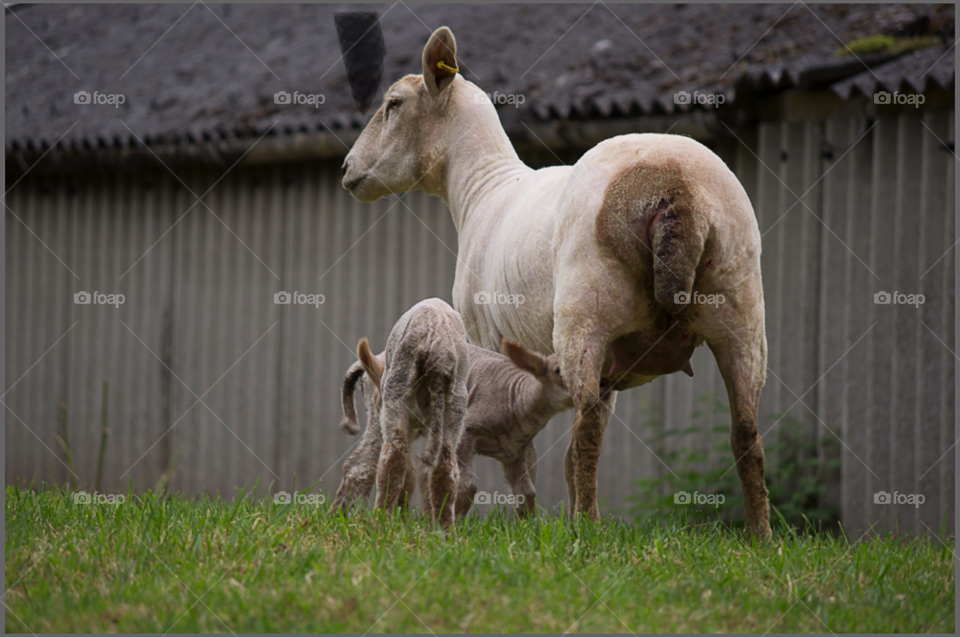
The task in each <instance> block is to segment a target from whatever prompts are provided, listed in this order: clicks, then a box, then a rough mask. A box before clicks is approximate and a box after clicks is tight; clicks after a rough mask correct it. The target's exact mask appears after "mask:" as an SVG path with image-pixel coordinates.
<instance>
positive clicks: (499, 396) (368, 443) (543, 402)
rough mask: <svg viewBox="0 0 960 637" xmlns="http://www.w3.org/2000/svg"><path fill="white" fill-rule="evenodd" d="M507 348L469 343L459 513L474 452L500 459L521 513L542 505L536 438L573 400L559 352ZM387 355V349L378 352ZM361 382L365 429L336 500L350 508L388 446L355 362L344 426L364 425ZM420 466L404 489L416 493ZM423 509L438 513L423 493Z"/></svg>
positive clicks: (466, 500) (353, 429)
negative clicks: (358, 404) (357, 402)
mask: <svg viewBox="0 0 960 637" xmlns="http://www.w3.org/2000/svg"><path fill="white" fill-rule="evenodd" d="M502 347H503V351H504V354H506V355H503V354H498V353H497V352H491V351H489V350H485V349H483V348H480V347H476V346H474V345H468V346H467V351H468V358H469V362H470V364H469V371H468V372H467V394H468V396H469V398H468V402H467V412H466V415H465V416H464V426H463V433H462V434H461V436H460V444H459V446H458V448H457V461H458V466H459V486H458V491H457V499H456V506H455V509H456V514H457V516H458V517H460V516H463V515H466V514H467V512H468V511H469V510H470V508H471V507H472V505H473V499H474V496H475V494H476V493H477V480H476V474H474V472H473V468H472V464H473V458H474V456H475V455H478V454H479V455H482V456H487V457H490V458H494V459H496V460H498V461H499V462H500V464H501V466H502V467H503V475H504V478H505V479H506V481H507V484H508V485H509V487H510V490H511V493H513V494H514V495H515V496H523V497H522V498H520V497H517V498H516V499H515V502H517V503H518V504H520V505H521V506H520V508H519V510H518V513H519V514H520V515H527V514H529V513H530V512H532V511H533V510H534V506H535V503H536V493H537V492H536V488H535V483H536V479H537V469H536V461H537V452H536V448H535V447H534V442H533V440H534V437H535V436H536V435H537V434H538V433H539V432H540V431H541V430H542V429H543V428H544V427H545V426H546V424H547V422H548V421H549V420H550V419H551V418H552V417H553V416H554V415H556V414H557V413H559V412H561V411H563V410H565V409H569V408H571V407H572V406H573V400H572V399H571V397H570V393H569V392H568V391H567V389H566V386H565V385H564V383H563V378H562V377H561V375H560V365H559V361H558V360H557V357H556V356H541V355H540V354H537V353H536V352H533V351H530V350H529V349H527V348H525V347H524V346H522V345H520V344H519V343H517V342H516V341H512V340H510V339H504V340H503V343H502ZM377 359H379V360H380V361H383V360H384V354H383V353H381V354H379V355H378V356H377ZM358 381H359V382H360V386H361V392H362V393H363V397H364V400H365V402H366V406H367V428H366V430H365V431H364V434H363V438H362V439H361V441H360V444H359V446H358V447H357V449H356V450H355V451H354V452H353V454H351V455H350V457H349V458H347V461H346V462H345V463H344V465H343V479H342V481H341V483H340V487H339V488H338V489H337V496H336V499H335V500H334V506H335V507H336V506H346V505H348V504H349V503H350V502H352V501H353V500H354V499H356V498H361V497H366V496H367V495H368V494H369V493H370V488H371V486H372V485H373V475H374V467H375V466H376V464H377V461H378V459H379V456H380V449H381V447H382V446H383V443H382V437H381V434H380V425H379V420H378V414H377V409H376V405H375V392H376V384H375V383H374V381H372V380H371V379H370V377H369V376H368V375H366V374H364V370H363V366H362V365H361V364H360V363H359V362H358V363H354V364H353V365H352V366H351V367H350V369H349V370H348V371H347V374H346V376H344V379H343V385H342V390H341V391H342V398H343V413H344V417H343V420H342V421H341V423H340V426H341V428H342V429H344V430H345V431H346V432H347V433H349V434H351V435H356V434H357V433H359V431H360V426H359V424H358V423H357V416H356V411H355V410H354V404H353V393H354V387H355V385H356V384H357V382H358ZM425 476H426V474H425V472H421V474H420V483H421V484H420V490H421V494H425V493H426V490H425V487H426V483H425V479H426V478H425ZM413 486H414V469H413V467H412V466H408V467H407V473H406V476H405V482H404V489H405V491H406V497H407V498H409V497H410V495H412V491H413ZM423 509H424V513H426V514H428V515H430V514H432V506H431V501H430V499H429V498H427V497H426V496H424V497H423Z"/></svg>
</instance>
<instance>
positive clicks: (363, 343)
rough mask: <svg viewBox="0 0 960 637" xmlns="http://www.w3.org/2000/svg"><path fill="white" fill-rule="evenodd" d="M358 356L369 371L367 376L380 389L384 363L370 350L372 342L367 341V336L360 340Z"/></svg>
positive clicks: (364, 368) (364, 369)
mask: <svg viewBox="0 0 960 637" xmlns="http://www.w3.org/2000/svg"><path fill="white" fill-rule="evenodd" d="M357 358H359V359H360V364H361V365H363V371H365V372H367V376H369V377H370V380H372V381H373V384H374V386H375V387H376V388H377V390H378V391H379V390H380V379H381V378H383V369H384V364H383V363H381V362H380V359H378V358H377V357H376V356H374V355H373V352H371V351H370V343H368V342H367V339H366V338H361V339H360V342H359V343H357Z"/></svg>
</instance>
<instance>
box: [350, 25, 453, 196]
mask: <svg viewBox="0 0 960 637" xmlns="http://www.w3.org/2000/svg"><path fill="white" fill-rule="evenodd" d="M456 53H457V43H456V41H455V40H454V38H453V33H452V32H451V31H450V29H448V28H447V27H440V28H439V29H437V30H436V31H434V32H433V35H431V36H430V40H429V41H428V42H427V45H426V47H424V49H423V59H422V63H423V75H408V76H406V77H404V78H402V79H400V80H398V81H397V82H396V83H394V84H393V86H391V87H390V88H389V89H388V90H387V91H386V93H385V94H384V99H383V104H381V105H380V108H379V109H377V112H376V113H374V115H373V117H372V118H371V119H370V122H369V123H368V124H367V126H366V128H365V129H364V130H363V132H362V133H361V134H360V137H359V138H358V139H357V142H356V143H355V144H354V145H353V148H352V149H351V150H350V153H349V154H348V155H347V158H346V159H345V160H344V162H343V187H344V188H346V189H347V190H349V191H350V194H352V195H353V196H354V197H356V198H357V199H359V200H360V201H376V200H377V199H379V198H380V197H384V196H386V195H389V194H392V193H396V192H407V191H409V190H415V189H418V188H423V189H425V190H426V191H427V192H430V193H431V194H437V188H438V187H439V185H440V183H441V180H442V175H443V166H442V161H441V160H442V158H443V157H444V155H445V150H446V148H447V146H448V144H449V143H451V141H452V140H446V139H443V136H444V135H445V134H447V133H448V132H450V131H448V129H449V128H451V126H449V119H450V117H451V111H452V110H453V109H452V107H451V106H450V105H451V101H452V93H454V92H455V90H456V89H457V87H458V85H463V84H468V83H467V82H466V80H463V79H462V78H460V79H458V78H457V70H458V67H457V57H456ZM454 132H455V131H454Z"/></svg>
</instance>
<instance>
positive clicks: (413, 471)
mask: <svg viewBox="0 0 960 637" xmlns="http://www.w3.org/2000/svg"><path fill="white" fill-rule="evenodd" d="M416 490H417V467H416V466H415V465H414V464H413V454H412V453H411V454H407V474H406V476H405V477H404V482H403V492H402V493H401V494H400V509H401V510H402V511H403V512H404V513H406V511H407V510H408V509H409V508H410V503H411V502H412V501H413V494H414V492H415V491H416Z"/></svg>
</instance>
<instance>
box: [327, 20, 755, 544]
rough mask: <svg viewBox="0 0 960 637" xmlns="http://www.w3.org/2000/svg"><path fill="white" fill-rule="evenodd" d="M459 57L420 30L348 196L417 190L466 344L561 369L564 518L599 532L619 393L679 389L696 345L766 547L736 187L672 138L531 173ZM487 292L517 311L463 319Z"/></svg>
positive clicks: (743, 229) (481, 306)
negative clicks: (671, 383)
mask: <svg viewBox="0 0 960 637" xmlns="http://www.w3.org/2000/svg"><path fill="white" fill-rule="evenodd" d="M456 53H457V43H456V40H455V39H454V37H453V33H452V32H451V31H450V29H448V28H447V27H440V28H438V29H437V30H436V31H434V33H433V34H432V35H431V36H430V39H429V40H428V42H427V44H426V46H425V47H424V49H423V53H422V56H421V67H422V74H417V75H407V76H406V77H403V78H401V79H399V80H398V81H396V82H395V83H394V84H393V85H392V86H391V87H390V88H388V89H387V90H386V91H385V92H384V100H383V104H382V105H381V106H380V108H379V109H378V110H377V112H376V113H374V114H373V116H372V117H371V118H370V121H369V122H368V123H367V125H366V127H365V128H364V130H363V132H362V133H361V134H360V137H359V138H358V139H357V141H356V143H355V144H354V145H353V148H351V150H350V152H349V153H348V154H347V157H346V159H345V160H344V162H343V186H344V188H346V189H347V190H348V191H349V192H350V194H351V195H352V196H353V197H354V198H356V199H358V200H360V201H365V202H372V201H376V200H377V199H379V198H380V197H383V196H386V195H393V194H396V193H398V192H407V191H410V190H415V189H423V190H425V191H426V192H427V193H429V194H431V195H437V196H439V197H441V198H443V200H444V201H445V202H446V203H447V205H448V206H449V208H450V213H451V215H452V217H453V222H454V225H455V226H456V228H457V234H458V243H457V269H456V278H455V279H454V284H453V306H454V307H455V308H456V309H457V310H458V311H459V312H460V313H461V314H462V316H463V321H464V323H465V324H466V325H468V326H469V329H468V335H469V337H470V342H471V343H474V344H476V345H479V346H482V347H485V348H487V349H495V348H496V347H497V346H499V344H500V342H501V340H502V338H503V337H504V336H506V337H509V338H512V339H514V340H516V341H518V342H520V343H523V345H524V346H526V347H528V348H530V349H532V350H534V351H537V352H539V353H541V354H544V355H546V354H552V353H556V354H557V356H559V360H560V369H561V371H562V373H563V378H564V380H565V381H566V384H567V387H568V388H569V389H570V393H571V395H572V397H573V404H574V410H575V415H574V426H573V435H572V437H571V441H570V446H569V447H568V448H567V453H566V455H565V457H564V476H565V477H566V480H567V494H568V497H569V500H570V509H571V511H572V512H573V513H574V514H575V515H583V516H586V517H589V518H590V519H592V520H599V519H600V508H599V502H598V499H597V469H598V464H599V460H600V448H601V443H602V440H603V434H604V431H605V429H606V427H607V424H608V422H609V420H610V416H611V414H612V413H613V409H614V404H615V400H616V394H617V392H618V391H622V390H627V389H630V388H631V387H637V386H639V385H642V384H645V383H649V382H652V381H653V380H655V379H656V378H658V377H659V376H663V375H665V374H672V373H677V372H681V371H684V372H687V373H691V372H692V370H691V369H690V366H689V362H690V357H691V356H692V354H693V351H694V348H695V347H697V346H698V345H701V344H704V343H706V345H707V346H709V348H710V350H711V351H712V352H713V355H714V358H715V359H716V361H717V365H718V367H719V370H720V374H721V376H722V377H723V380H724V383H725V384H726V387H727V396H728V397H729V399H730V413H731V417H732V418H731V420H732V422H731V431H730V445H731V450H732V451H733V457H734V459H735V462H736V467H737V473H738V474H739V476H740V483H741V485H742V487H743V495H744V512H745V517H746V526H747V528H748V529H750V530H751V531H752V532H753V533H754V534H756V535H757V536H760V537H769V536H770V523H769V520H770V512H769V503H768V499H767V487H766V485H765V483H764V477H763V474H764V454H763V443H762V441H761V438H760V433H759V430H758V428H757V407H758V403H759V400H760V390H761V388H762V387H763V384H764V380H765V377H766V365H767V341H766V336H765V332H764V319H765V311H764V303H763V282H762V277H761V272H760V247H761V246H760V231H759V229H758V227H757V219H756V215H755V214H754V211H753V207H752V206H751V204H750V199H749V197H747V194H746V192H745V191H744V189H743V186H741V185H740V183H739V182H738V181H737V178H736V176H735V175H734V174H733V173H732V172H731V171H730V169H729V168H728V167H727V166H726V165H725V164H724V162H723V160H721V159H720V158H719V157H717V155H716V154H714V153H713V152H711V151H710V150H709V149H708V148H706V147H705V146H704V145H702V144H700V143H698V142H696V141H694V140H692V139H689V138H686V137H682V136H679V135H659V134H642V135H640V134H631V135H620V136H617V137H613V138H611V139H608V140H606V141H603V142H601V143H600V144H598V145H597V146H595V147H594V148H592V149H591V150H589V151H587V152H586V153H585V154H584V155H583V156H582V157H581V158H580V159H579V160H578V161H577V162H576V163H575V164H574V165H572V166H552V167H548V168H542V169H540V170H534V169H532V168H530V167H529V166H527V165H525V164H524V163H523V162H522V161H520V158H519V157H518V156H517V153H516V151H515V150H514V148H513V145H512V144H511V143H510V139H509V138H508V137H507V135H506V133H505V132H504V130H503V126H501V124H500V119H499V117H498V115H497V110H496V108H495V107H494V106H493V104H492V103H491V102H490V100H489V98H487V97H486V94H485V93H484V92H483V91H482V90H481V89H480V87H478V86H477V85H475V84H473V83H472V82H470V81H468V80H466V79H464V78H463V77H462V76H461V75H460V74H459V73H458V66H457V57H456ZM497 291H509V293H511V294H522V295H523V296H524V299H525V301H524V305H523V309H522V312H521V311H520V309H519V308H517V307H515V306H513V305H510V304H501V303H477V302H475V296H476V295H478V294H480V293H483V292H486V293H488V294H489V293H496V292H497ZM711 298H714V299H720V298H722V299H723V300H724V301H723V303H722V304H721V303H716V304H709V301H707V302H704V299H711Z"/></svg>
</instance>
